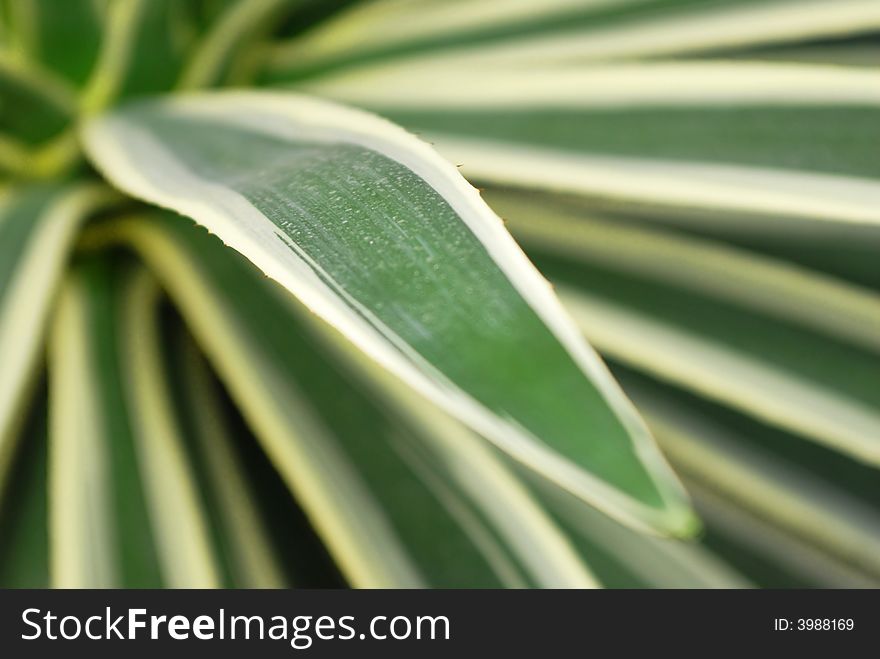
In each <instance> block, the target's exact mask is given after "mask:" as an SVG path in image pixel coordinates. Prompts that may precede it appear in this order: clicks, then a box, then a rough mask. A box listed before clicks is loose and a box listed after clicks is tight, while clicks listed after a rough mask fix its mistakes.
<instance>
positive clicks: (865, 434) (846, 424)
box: [559, 282, 880, 466]
mask: <svg viewBox="0 0 880 659" xmlns="http://www.w3.org/2000/svg"><path fill="white" fill-rule="evenodd" d="M606 283H607V282H606ZM612 285H613V284H612ZM594 288H595V286H594ZM640 288H641V287H640V286H639V285H638V284H635V285H631V287H630V288H629V291H627V290H626V289H625V288H623V286H621V287H620V288H619V289H617V290H618V291H620V295H619V297H618V299H617V300H614V301H611V300H610V299H608V298H607V297H605V296H604V295H595V294H593V293H586V292H581V291H578V290H577V289H574V288H573V287H570V286H566V287H562V286H560V291H559V292H560V296H561V298H562V299H563V300H564V301H565V304H566V305H567V307H568V309H569V310H570V311H571V313H572V315H573V316H574V317H575V319H576V320H577V322H578V323H579V325H580V327H581V328H582V329H583V331H584V333H585V334H586V335H587V337H588V338H589V339H590V340H591V341H592V342H593V344H594V345H596V346H597V348H598V349H599V350H600V351H602V352H603V354H605V355H606V356H608V357H609V358H611V359H614V360H615V361H619V362H621V363H623V364H626V365H628V366H630V367H633V368H636V369H639V370H642V371H645V372H648V373H650V374H652V375H653V376H655V377H658V378H661V379H663V380H665V381H667V382H670V383H673V384H676V385H679V386H682V387H685V388H687V389H689V390H691V391H695V392H698V393H699V394H701V395H703V396H706V397H709V398H711V399H713V400H716V401H720V402H722V403H724V404H726V405H730V406H732V407H735V408H736V409H739V410H741V411H744V412H745V413H747V414H750V415H753V416H755V417H757V418H759V419H762V420H764V421H767V422H769V423H772V424H775V425H778V426H780V427H782V428H785V429H788V430H791V431H793V432H795V433H798V434H801V435H802V436H804V437H806V438H809V439H812V440H814V441H817V442H820V443H822V444H823V445H826V446H828V447H830V448H833V449H835V450H838V451H842V452H844V453H846V454H848V455H851V456H853V457H855V458H857V459H859V460H863V461H865V462H868V463H869V464H873V465H875V466H876V465H878V464H880V411H878V410H880V397H878V391H877V388H876V386H875V383H876V373H877V368H878V363H880V362H878V358H877V356H876V355H873V354H868V353H864V352H862V351H859V350H856V349H853V348H851V347H850V346H847V345H844V344H837V343H836V342H833V341H830V340H828V339H826V338H824V337H816V336H815V335H813V334H811V333H808V332H805V331H793V330H792V328H791V327H789V326H786V325H785V324H781V323H773V322H770V321H766V320H765V319H763V318H760V317H757V316H748V315H746V314H741V313H739V312H735V311H732V310H730V309H727V308H725V307H724V305H723V304H720V303H714V304H713V303H712V302H711V301H706V303H705V305H702V306H701V307H700V308H698V305H701V303H702V298H699V297H693V296H688V295H686V294H683V293H678V292H677V291H676V292H672V291H668V292H666V294H665V295H664V291H663V290H662V289H660V288H659V287H657V286H653V287H649V288H650V291H648V290H646V289H641V290H640ZM627 293H628V295H627ZM606 294H607V293H606ZM661 307H662V309H661Z"/></svg>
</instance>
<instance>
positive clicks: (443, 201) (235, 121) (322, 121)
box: [84, 93, 693, 533]
mask: <svg viewBox="0 0 880 659" xmlns="http://www.w3.org/2000/svg"><path fill="white" fill-rule="evenodd" d="M84 139H85V143H86V148H87V150H88V152H89V153H90V156H91V158H92V160H93V161H94V162H95V163H96V165H97V166H98V167H99V168H100V169H101V170H102V171H104V173H105V174H107V175H108V177H109V178H110V179H111V180H112V181H113V182H115V183H116V184H117V185H119V186H120V187H122V188H123V189H125V190H126V191H128V192H129V193H131V194H134V195H135V196H138V197H141V198H143V199H147V200H149V201H151V202H153V203H157V204H160V205H165V206H168V207H171V208H174V209H176V210H178V211H180V212H183V213H186V214H188V215H190V216H191V217H193V218H195V219H196V220H197V221H199V222H200V223H202V224H203V225H204V226H206V227H208V228H209V230H211V231H212V232H214V233H216V234H218V235H219V236H220V238H221V239H222V240H224V241H225V242H227V243H228V244H230V245H231V246H233V247H234V248H235V249H236V250H238V251H240V252H242V253H243V254H244V255H245V256H246V257H247V258H248V259H250V260H251V261H252V262H253V263H255V264H256V265H257V266H258V267H259V268H260V269H261V270H262V271H263V272H264V273H266V274H268V275H269V276H270V277H271V278H272V279H274V280H276V281H278V282H280V283H281V284H282V285H283V286H284V287H285V288H287V290H289V291H291V292H293V293H294V294H295V295H296V296H297V297H299V298H300V299H301V300H302V301H303V302H304V303H305V304H306V306H308V307H309V308H310V309H311V310H312V311H314V312H315V313H317V314H318V315H319V316H321V317H322V318H323V319H325V320H327V321H328V322H329V323H330V324H331V325H332V326H334V327H336V328H337V329H339V330H340V331H341V332H342V333H343V334H344V335H345V336H346V337H347V338H349V339H350V340H352V341H353V342H354V343H355V344H356V345H357V346H358V347H359V348H360V349H361V350H363V351H364V352H366V353H367V354H368V355H369V356H370V357H371V358H372V359H374V360H376V361H378V362H379V363H380V364H381V365H382V366H384V367H385V368H388V369H389V370H391V371H392V372H394V373H395V374H397V375H398V376H400V377H401V378H403V379H404V381H406V382H407V383H408V384H410V386H413V387H414V388H416V389H417V390H418V391H420V392H421V393H423V394H424V395H426V396H428V397H429V399H431V400H432V401H434V402H436V403H437V404H439V405H441V407H443V408H444V409H446V410H447V411H449V412H450V413H452V414H453V415H454V416H456V417H457V418H459V419H461V420H463V421H464V422H466V423H467V424H469V425H471V426H472V427H473V428H474V429H476V430H477V431H478V432H480V433H481V434H483V435H484V436H486V437H487V438H489V439H490V440H492V441H494V442H496V443H497V444H498V445H499V446H500V447H502V448H503V449H504V450H506V451H508V452H510V453H511V454H512V455H514V456H515V457H517V458H518V459H520V460H522V461H523V462H525V463H527V464H529V466H530V467H532V468H534V469H536V470H538V471H541V472H542V473H544V474H546V475H547V476H548V477H550V478H551V479H553V480H556V481H558V482H559V483H561V484H562V485H563V486H564V487H567V488H569V489H571V490H572V491H573V492H574V493H576V494H577V495H578V496H580V497H582V498H584V499H586V500H588V501H592V502H594V503H596V505H599V506H602V507H604V508H605V509H607V510H609V511H610V512H612V513H614V514H617V515H620V516H621V517H622V518H625V519H628V520H629V521H630V522H632V523H634V524H640V525H642V526H645V527H655V528H658V529H662V530H666V531H668V532H673V533H677V532H686V531H687V529H688V528H689V527H690V526H691V525H692V522H693V520H692V518H691V517H690V515H689V513H688V512H687V506H686V503H685V502H684V495H683V492H682V490H681V489H680V488H679V487H678V485H677V483H676V481H675V478H674V476H673V475H672V473H671V472H670V471H669V470H668V469H667V467H666V465H665V463H664V462H663V459H662V457H661V455H660V453H659V452H658V451H657V450H656V447H655V445H654V443H653V441H652V439H651V437H650V435H649V434H648V433H647V432H646V431H645V429H644V427H643V425H642V423H641V421H640V420H639V418H638V416H637V415H636V414H635V412H634V410H633V409H632V407H631V405H630V404H629V402H628V401H627V400H626V399H625V398H624V397H623V396H622V395H621V392H620V390H619V389H618V388H617V386H616V385H615V383H614V381H613V380H612V379H611V378H610V377H609V375H608V372H607V370H606V369H605V368H604V366H603V364H602V363H601V361H600V360H599V359H598V358H597V357H596V356H595V354H594V353H592V352H591V351H590V349H589V348H588V346H587V345H586V344H585V343H584V342H583V341H582V340H581V339H580V337H579V336H578V335H577V331H576V329H575V328H574V326H573V325H572V324H571V322H570V320H569V319H568V318H567V317H566V316H565V314H564V312H563V311H562V309H561V306H559V304H558V302H557V300H556V299H555V297H554V296H553V294H552V292H551V291H550V289H549V288H548V286H547V283H546V282H545V281H544V280H543V279H542V278H541V277H540V275H538V273H537V271H536V270H535V269H534V268H533V266H532V265H531V264H530V263H529V262H528V261H527V260H526V259H525V257H524V256H523V254H522V252H521V251H520V250H519V248H518V247H517V246H516V244H515V243H514V242H513V240H512V239H511V238H510V236H509V234H507V233H506V231H505V230H504V228H503V226H502V224H501V222H500V221H499V220H498V218H497V217H496V216H495V215H494V214H492V212H491V211H490V210H489V208H488V207H487V206H486V205H485V204H484V203H483V202H482V201H481V200H480V198H479V195H478V194H477V192H476V191H475V190H474V189H473V188H471V187H470V186H469V185H468V184H467V183H466V182H465V181H464V179H462V178H461V177H460V175H459V174H458V172H457V171H456V170H455V168H454V167H452V166H451V165H449V164H448V163H446V162H445V161H443V160H442V159H440V158H439V157H438V156H437V155H436V154H435V153H434V152H433V151H432V150H431V149H430V148H429V147H427V146H426V145H424V144H423V143H421V142H419V141H418V140H416V139H415V138H413V137H412V136H410V135H408V134H406V133H405V132H403V131H402V130H400V129H398V128H396V127H394V126H393V125H391V124H388V123H386V122H384V121H382V120H380V119H378V118H376V117H373V116H371V115H367V114H363V113H361V112H358V111H354V110H349V109H346V108H342V107H339V106H336V105H333V104H327V103H324V102H320V101H316V100H313V99H309V98H306V97H299V96H291V95H278V94H265V93H229V94H212V95H210V94H209V95H203V96H196V97H191V98H189V99H182V100H180V101H177V102H170V103H159V104H156V103H150V104H146V105H139V106H133V107H131V108H129V109H127V110H121V111H118V112H116V113H114V114H110V115H107V116H105V117H102V118H98V119H96V120H94V121H93V122H91V123H89V124H88V125H87V127H86V129H85V132H84Z"/></svg>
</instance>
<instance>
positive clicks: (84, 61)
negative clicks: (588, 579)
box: [9, 0, 103, 85]
mask: <svg viewBox="0 0 880 659" xmlns="http://www.w3.org/2000/svg"><path fill="white" fill-rule="evenodd" d="M10 5H11V6H10V10H9V30H10V32H11V33H12V34H14V35H15V37H14V40H13V43H14V44H15V46H16V48H14V49H13V52H15V53H16V54H17V55H19V56H21V57H24V58H27V59H28V60H30V61H31V62H35V63H36V62H39V63H40V64H42V65H43V66H45V67H46V68H48V69H49V70H51V71H52V72H54V73H55V74H57V75H59V76H62V77H63V78H65V79H66V80H68V81H69V82H70V83H73V84H75V85H79V84H81V83H82V82H84V81H85V79H86V78H87V77H88V75H89V72H90V71H91V69H92V66H93V65H94V62H95V59H96V57H97V54H98V49H99V47H100V42H101V33H102V28H103V16H102V15H101V13H100V5H99V3H98V2H96V1H95V0H64V1H63V2H58V1H57V0H11V2H10Z"/></svg>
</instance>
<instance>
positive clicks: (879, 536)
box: [623, 379, 880, 582]
mask: <svg viewBox="0 0 880 659" xmlns="http://www.w3.org/2000/svg"><path fill="white" fill-rule="evenodd" d="M623 382H624V383H625V385H626V391H627V393H629V394H630V395H632V396H633V399H634V400H635V402H636V403H637V405H638V407H639V410H640V411H641V412H642V413H643V414H645V416H646V419H647V420H648V423H649V425H650V427H651V429H652V430H653V431H654V433H655V434H656V436H657V438H658V440H659V441H660V443H661V446H662V447H663V448H664V450H665V451H666V452H667V453H668V455H669V456H670V459H671V460H672V461H673V464H674V465H675V466H676V468H677V469H679V470H680V471H681V472H682V473H683V475H684V476H685V477H687V478H688V479H689V480H693V481H697V482H698V483H700V484H701V485H702V486H703V487H705V488H708V489H709V490H711V491H712V492H714V493H715V494H716V496H719V497H720V498H723V499H724V500H725V501H727V502H730V503H735V504H736V505H738V506H739V507H741V508H743V509H745V510H747V511H750V512H751V513H753V514H755V515H757V516H758V517H760V518H762V519H764V520H766V521H769V522H770V523H772V524H773V526H774V527H776V528H777V529H781V530H783V531H786V532H788V533H790V534H791V535H793V536H795V537H796V538H799V539H800V540H801V541H802V542H803V543H804V544H805V545H808V546H810V547H812V548H813V550H814V551H815V550H816V549H818V550H820V551H823V552H826V553H828V554H830V555H831V556H832V557H834V558H835V559H836V560H838V561H840V562H842V563H844V564H846V565H849V566H850V567H851V568H852V569H854V570H859V571H862V572H864V573H865V574H864V579H871V580H874V581H875V582H876V581H877V580H878V579H880V516H878V514H877V512H876V510H874V509H873V508H872V507H870V506H869V505H866V502H864V501H860V500H859V499H857V498H856V497H854V496H852V495H850V494H849V493H848V492H847V491H846V486H847V484H846V483H841V484H835V483H833V482H828V481H827V480H826V479H824V478H822V477H819V476H817V475H815V474H813V473H811V472H810V471H808V470H806V469H804V468H801V467H799V466H797V465H795V464H793V463H791V462H786V461H783V460H780V459H779V458H777V457H775V456H773V455H772V454H771V453H769V452H768V451H767V450H766V449H762V448H761V447H759V446H750V445H749V443H748V442H746V441H743V440H742V438H740V437H738V436H737V433H736V432H734V431H731V429H729V428H726V427H725V426H724V425H723V424H722V423H719V422H718V421H717V420H713V419H712V418H711V417H708V416H707V415H705V414H700V413H698V412H694V411H692V410H689V409H688V408H687V407H686V406H684V405H682V404H681V403H677V402H676V401H675V400H674V399H672V398H671V397H670V396H669V395H668V394H667V395H664V394H663V393H662V388H661V387H658V386H654V387H650V386H645V385H644V384H639V383H637V382H634V381H631V380H627V379H624V380H623Z"/></svg>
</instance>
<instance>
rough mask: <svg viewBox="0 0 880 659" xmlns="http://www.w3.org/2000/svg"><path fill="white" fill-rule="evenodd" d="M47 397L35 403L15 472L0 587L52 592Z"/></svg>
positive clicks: (2, 510)
mask: <svg viewBox="0 0 880 659" xmlns="http://www.w3.org/2000/svg"><path fill="white" fill-rule="evenodd" d="M46 416H47V415H46V397H45V392H42V391H41V392H40V396H39V397H38V398H37V400H36V401H35V404H34V405H33V409H32V410H31V413H30V415H29V419H28V422H27V425H26V426H25V427H24V428H23V429H22V437H21V439H20V441H19V442H18V444H19V446H20V447H19V450H18V451H17V453H16V456H15V470H14V472H13V474H12V478H10V479H9V482H8V483H6V484H5V488H4V489H5V490H6V492H5V496H4V499H3V504H2V506H0V587H2V588H47V587H48V586H49V538H48V527H49V524H48V515H49V511H48V503H47V497H46V491H47V486H46V472H47V467H46V443H47V440H46V434H47V433H46Z"/></svg>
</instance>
